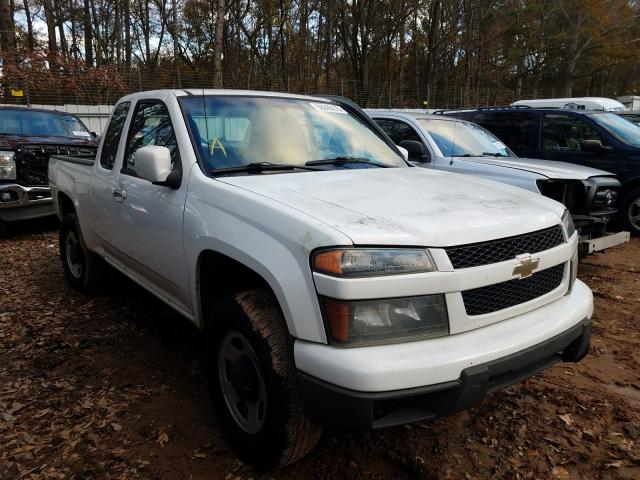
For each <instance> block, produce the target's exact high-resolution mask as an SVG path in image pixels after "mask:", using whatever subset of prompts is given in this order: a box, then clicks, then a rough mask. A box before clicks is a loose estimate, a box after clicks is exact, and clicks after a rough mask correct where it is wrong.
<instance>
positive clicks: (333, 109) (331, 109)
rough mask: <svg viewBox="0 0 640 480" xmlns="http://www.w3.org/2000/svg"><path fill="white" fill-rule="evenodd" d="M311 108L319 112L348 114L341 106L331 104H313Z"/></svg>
mask: <svg viewBox="0 0 640 480" xmlns="http://www.w3.org/2000/svg"><path fill="white" fill-rule="evenodd" d="M311 106H312V107H313V108H315V109H316V110H318V111H319V112H328V113H347V112H346V110H345V109H344V108H342V107H341V106H339V105H333V104H331V103H312V104H311Z"/></svg>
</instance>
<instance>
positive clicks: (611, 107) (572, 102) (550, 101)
mask: <svg viewBox="0 0 640 480" xmlns="http://www.w3.org/2000/svg"><path fill="white" fill-rule="evenodd" d="M511 106H512V107H522V106H524V107H531V108H568V109H572V110H604V111H605V112H621V111H624V110H626V109H627V107H625V106H624V105H623V104H622V103H620V102H618V101H617V100H614V99H612V98H604V97H575V98H541V99H538V100H518V101H517V102H513V103H512V104H511Z"/></svg>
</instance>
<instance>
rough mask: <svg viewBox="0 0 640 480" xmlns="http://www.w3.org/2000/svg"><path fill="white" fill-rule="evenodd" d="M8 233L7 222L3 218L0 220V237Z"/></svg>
mask: <svg viewBox="0 0 640 480" xmlns="http://www.w3.org/2000/svg"><path fill="white" fill-rule="evenodd" d="M7 235H9V224H7V222H5V221H4V220H0V238H2V237H6V236H7Z"/></svg>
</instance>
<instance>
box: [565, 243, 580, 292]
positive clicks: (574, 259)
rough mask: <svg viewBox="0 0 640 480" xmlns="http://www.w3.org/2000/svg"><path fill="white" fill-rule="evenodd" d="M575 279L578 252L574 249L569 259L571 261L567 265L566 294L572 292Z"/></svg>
mask: <svg viewBox="0 0 640 480" xmlns="http://www.w3.org/2000/svg"><path fill="white" fill-rule="evenodd" d="M576 278H578V250H577V249H576V251H575V253H574V254H573V257H571V261H570V263H569V290H568V291H567V293H571V290H573V285H574V284H575V283H576Z"/></svg>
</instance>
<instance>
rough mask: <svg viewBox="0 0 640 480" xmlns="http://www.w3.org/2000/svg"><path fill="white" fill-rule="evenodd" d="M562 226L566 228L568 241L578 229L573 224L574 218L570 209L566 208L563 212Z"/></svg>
mask: <svg viewBox="0 0 640 480" xmlns="http://www.w3.org/2000/svg"><path fill="white" fill-rule="evenodd" d="M562 228H564V233H565V235H566V236H567V238H566V240H567V242H568V241H569V239H570V238H571V237H572V236H573V234H574V232H575V231H576V227H575V225H574V224H573V218H571V214H570V213H569V210H565V211H564V213H563V214H562Z"/></svg>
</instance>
